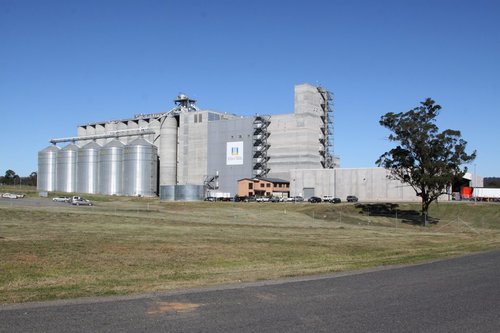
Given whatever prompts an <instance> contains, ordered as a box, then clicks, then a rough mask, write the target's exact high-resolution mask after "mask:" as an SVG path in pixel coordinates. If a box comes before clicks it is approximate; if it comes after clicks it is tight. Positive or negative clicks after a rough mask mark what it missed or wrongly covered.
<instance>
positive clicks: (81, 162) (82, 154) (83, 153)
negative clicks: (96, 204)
mask: <svg viewBox="0 0 500 333" xmlns="http://www.w3.org/2000/svg"><path fill="white" fill-rule="evenodd" d="M100 149H101V146H100V145H99V144H97V143H96V142H89V143H87V144H86V145H85V146H83V147H82V148H80V150H78V158H77V164H76V191H77V192H79V193H92V194H94V193H97V191H98V188H97V185H98V183H97V176H98V171H99V169H98V167H99V150H100Z"/></svg>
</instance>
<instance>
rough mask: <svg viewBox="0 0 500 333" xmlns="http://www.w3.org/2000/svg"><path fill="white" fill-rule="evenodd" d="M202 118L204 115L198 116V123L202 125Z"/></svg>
mask: <svg viewBox="0 0 500 333" xmlns="http://www.w3.org/2000/svg"><path fill="white" fill-rule="evenodd" d="M202 116H203V115H202V114H199V115H198V122H200V123H201V120H202Z"/></svg>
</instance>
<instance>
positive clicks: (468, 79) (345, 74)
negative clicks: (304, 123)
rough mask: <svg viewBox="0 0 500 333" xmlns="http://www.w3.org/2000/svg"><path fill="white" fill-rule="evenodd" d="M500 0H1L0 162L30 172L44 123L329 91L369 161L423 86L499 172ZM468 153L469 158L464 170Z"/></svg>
mask: <svg viewBox="0 0 500 333" xmlns="http://www.w3.org/2000/svg"><path fill="white" fill-rule="evenodd" d="M499 17H500V1H494V0H492V1H485V0H475V1H459V0H456V1H451V0H450V1H446V0H433V1H426V0H419V1H416V0H415V1H411V0H407V1H404V0H400V1H387V0H382V1H368V0H367V1H356V0H353V1H327V0H325V1H323V0H321V1H314V0H310V1H307V2H306V1H300V2H298V1H297V2H295V1H288V2H287V1H277V0H267V1H264V0H253V1H238V0H233V1H217V0H214V1H155V0H146V1H139V0H136V1H124V0H116V1H115V0H101V1H94V0H86V1H77V0H73V1H62V0H61V1H55V0H54V1H51V0H44V1H30V0H0V115H1V116H2V120H1V122H0V142H1V143H0V173H2V174H3V173H4V172H5V170H7V169H12V170H14V171H15V172H16V173H17V174H20V175H22V176H27V175H29V173H30V172H31V171H36V169H37V152H38V151H39V150H41V149H43V148H45V147H46V146H47V145H48V140H49V139H50V138H54V137H67V136H74V135H76V127H77V125H80V124H85V123H89V122H96V121H103V120H111V119H122V118H128V117H131V116H133V115H134V114H137V113H156V112H162V111H167V110H169V109H170V108H171V107H172V100H173V99H174V97H175V96H176V95H177V94H178V93H179V92H183V93H186V94H188V95H189V96H190V97H192V98H195V99H197V100H198V105H199V106H200V107H201V108H208V109H213V110H217V111H221V112H230V113H236V114H238V115H253V114H256V113H258V114H271V115H272V114H279V113H290V112H293V87H294V85H295V84H298V83H312V84H321V85H323V86H324V87H326V88H328V89H329V90H331V91H332V92H333V93H334V95H335V106H334V109H335V111H334V112H335V129H334V131H335V133H334V140H335V142H334V150H335V154H336V155H339V156H340V157H341V165H342V167H371V166H375V163H374V162H375V160H377V158H378V157H379V156H380V155H381V154H382V153H384V152H385V151H386V150H388V149H390V148H391V147H392V144H391V143H389V142H388V141H387V140H386V137H387V135H388V132H387V131H386V130H385V129H384V128H382V127H381V126H380V125H379V124H378V120H379V119H380V116H381V115H383V114H385V113H386V112H402V111H407V110H409V109H411V108H413V107H415V106H417V105H418V103H419V102H420V101H423V100H424V99H425V98H427V97H431V98H433V99H435V100H436V102H437V103H439V104H440V105H442V107H443V110H442V113H441V115H440V116H439V119H438V124H439V126H440V128H441V129H445V128H452V129H458V130H461V131H462V135H463V137H464V139H465V140H467V141H468V143H469V145H468V148H469V149H468V150H469V151H472V150H473V149H476V150H477V152H478V157H477V159H476V161H475V164H476V168H477V172H478V173H479V174H480V175H483V176H497V177H500V148H499V147H500V139H499V136H498V131H499V126H498V125H499V118H498V116H499V114H500V19H499ZM473 167H474V166H470V169H473Z"/></svg>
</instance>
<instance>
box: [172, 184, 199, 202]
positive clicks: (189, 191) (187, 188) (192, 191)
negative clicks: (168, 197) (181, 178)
mask: <svg viewBox="0 0 500 333" xmlns="http://www.w3.org/2000/svg"><path fill="white" fill-rule="evenodd" d="M204 197H205V187H204V186H203V185H189V184H188V185H177V186H175V200H176V201H200V200H203V198H204Z"/></svg>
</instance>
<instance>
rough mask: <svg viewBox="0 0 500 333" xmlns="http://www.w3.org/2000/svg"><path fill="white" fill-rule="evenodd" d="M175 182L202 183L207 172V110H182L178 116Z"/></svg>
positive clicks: (182, 183) (180, 183)
mask: <svg viewBox="0 0 500 333" xmlns="http://www.w3.org/2000/svg"><path fill="white" fill-rule="evenodd" d="M178 138H179V146H178V153H177V160H178V168H177V182H178V184H179V185H187V184H191V185H202V184H203V181H204V178H205V176H206V174H207V160H208V114H207V111H199V112H182V113H181V114H180V117H179V131H178Z"/></svg>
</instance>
